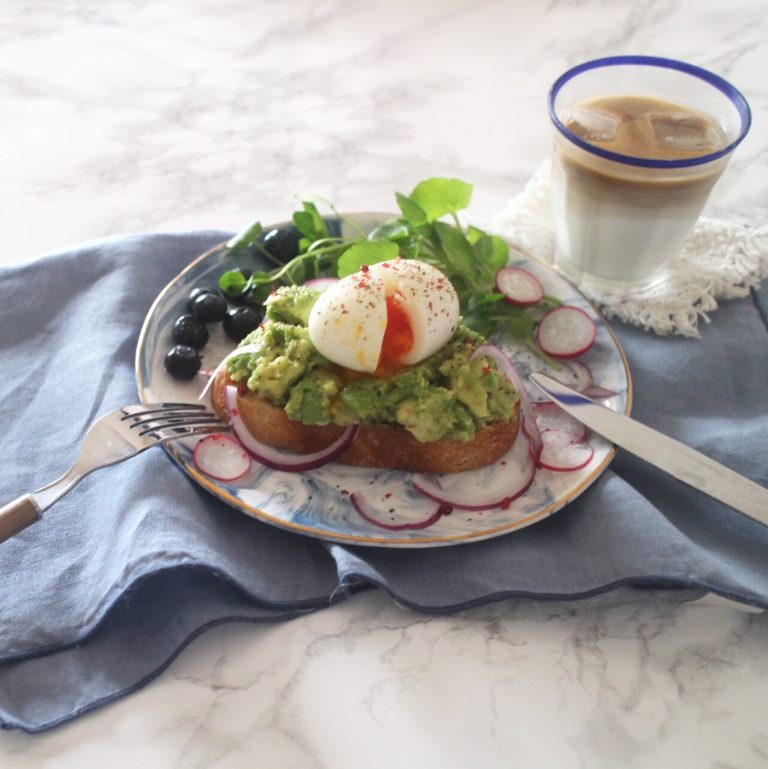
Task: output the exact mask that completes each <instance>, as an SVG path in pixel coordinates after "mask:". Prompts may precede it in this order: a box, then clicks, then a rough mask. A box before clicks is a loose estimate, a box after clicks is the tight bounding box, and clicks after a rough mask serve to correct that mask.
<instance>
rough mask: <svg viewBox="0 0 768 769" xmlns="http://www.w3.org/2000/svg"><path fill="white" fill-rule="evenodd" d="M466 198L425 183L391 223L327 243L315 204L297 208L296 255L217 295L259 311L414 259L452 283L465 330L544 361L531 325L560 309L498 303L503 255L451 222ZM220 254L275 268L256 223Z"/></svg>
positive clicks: (451, 185) (547, 301)
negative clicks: (249, 256)
mask: <svg viewBox="0 0 768 769" xmlns="http://www.w3.org/2000/svg"><path fill="white" fill-rule="evenodd" d="M472 190H473V188H472V185H470V184H467V183H466V182H463V181H461V180H459V179H445V178H432V179H427V180H425V181H422V182H420V183H419V184H417V185H416V187H414V189H413V191H412V192H411V194H410V195H404V194H402V193H396V195H395V200H396V202H397V206H398V208H399V209H400V216H399V217H395V218H393V219H391V220H389V221H387V222H384V223H383V224H381V225H380V226H378V227H376V228H375V229H374V230H372V231H371V232H369V233H367V234H365V233H362V232H360V233H359V234H358V235H357V236H356V237H351V238H341V237H333V236H331V234H330V232H329V230H328V227H327V224H326V222H325V219H324V218H323V217H322V215H321V214H320V212H319V210H318V208H317V205H316V204H315V202H314V201H312V200H304V201H303V202H302V208H301V209H300V210H298V211H296V212H294V214H293V225H294V227H295V229H296V232H297V233H298V243H297V249H296V250H297V252H298V253H296V254H295V255H292V257H291V258H289V259H288V260H287V261H285V263H280V264H279V265H276V266H275V268H274V269H272V270H270V271H257V272H253V273H252V274H251V275H250V276H248V277H246V276H245V275H243V273H242V272H240V271H237V270H234V271H230V272H227V273H224V275H222V277H221V279H220V284H219V285H220V288H221V289H222V290H223V291H224V292H225V293H227V294H228V295H230V296H232V295H234V294H238V295H241V296H246V297H249V298H250V301H252V302H254V303H259V304H260V303H261V302H262V301H263V300H264V298H265V297H266V295H267V294H268V293H269V292H270V291H271V290H272V289H273V288H274V287H275V286H276V285H281V284H295V283H303V282H305V281H306V280H309V279H310V278H315V277H321V276H333V277H339V278H343V277H345V276H347V275H351V274H352V273H354V272H357V271H358V270H359V269H360V268H361V267H362V266H363V265H371V264H376V263H378V262H383V261H387V260H390V259H394V258H396V257H397V256H403V257H405V258H411V259H420V260H422V261H424V262H428V263H429V264H431V265H433V266H434V267H437V268H438V269H439V270H440V271H441V272H443V273H444V274H445V275H446V277H447V278H448V279H449V280H450V281H451V282H452V283H453V285H454V287H455V288H456V292H457V293H458V295H459V301H460V304H461V312H462V316H463V321H464V323H465V324H466V325H468V326H469V327H470V328H472V329H474V330H475V331H478V332H479V333H481V334H483V336H486V337H489V336H491V335H493V334H494V333H496V332H497V331H500V330H504V331H505V332H506V333H508V334H510V335H512V336H513V337H514V338H516V339H518V340H520V341H521V342H522V343H524V344H526V345H527V346H528V347H530V348H531V349H532V350H534V351H535V352H537V354H539V355H542V356H544V354H543V353H542V351H541V350H540V348H539V347H538V345H537V344H536V341H535V336H534V329H535V325H536V321H537V320H538V319H539V318H540V317H541V316H542V315H544V313H545V312H546V311H547V310H549V309H551V308H552V307H554V306H556V305H557V304H560V301H559V300H558V299H557V298H555V297H550V296H547V297H544V298H543V299H542V300H541V301H540V302H539V303H538V304H536V305H533V306H530V307H519V306H515V305H512V304H509V303H508V302H505V301H503V300H504V295H503V294H501V293H499V292H498V291H497V289H496V273H497V272H498V270H499V269H501V268H502V267H504V266H505V265H506V264H507V260H508V258H509V247H508V246H507V244H506V243H505V241H504V240H503V239H502V238H501V237H499V236H498V235H493V234H489V233H487V232H485V231H484V230H482V229H480V228H478V227H475V226H472V225H464V224H462V222H461V220H460V218H459V214H460V213H461V212H462V211H464V210H465V209H466V208H468V207H469V204H470V202H471V198H472ZM330 208H331V209H332V210H333V212H334V213H335V214H336V215H337V216H338V213H337V212H336V211H335V209H333V207H332V206H330ZM342 218H343V217H342ZM227 248H228V249H229V251H230V252H232V253H233V254H237V253H238V252H245V251H247V250H255V251H257V252H259V253H261V254H262V255H264V256H265V257H266V258H267V259H269V260H270V262H272V263H273V264H275V262H276V261H277V262H279V261H280V260H279V259H276V258H275V254H273V253H272V252H271V251H270V249H268V248H266V247H265V245H264V229H263V227H262V226H261V225H260V224H259V223H258V222H256V223H254V224H251V225H249V227H247V228H246V229H245V230H243V232H242V233H240V234H239V235H237V236H235V237H234V238H233V239H232V240H231V241H229V243H228V244H227ZM544 357H546V356H544Z"/></svg>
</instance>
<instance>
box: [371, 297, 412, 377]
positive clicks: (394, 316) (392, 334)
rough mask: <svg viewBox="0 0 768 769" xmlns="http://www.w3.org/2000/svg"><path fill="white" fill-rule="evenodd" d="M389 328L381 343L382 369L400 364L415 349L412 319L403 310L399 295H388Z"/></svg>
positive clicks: (380, 363) (380, 361)
mask: <svg viewBox="0 0 768 769" xmlns="http://www.w3.org/2000/svg"><path fill="white" fill-rule="evenodd" d="M386 302H387V327H386V329H385V330H384V338H383V339H382V342H381V357H380V358H379V367H380V368H390V367H392V366H397V365H398V364H400V362H401V361H402V359H403V358H404V357H405V356H406V355H407V354H408V353H409V352H410V351H411V349H412V348H413V327H412V326H411V318H410V316H409V315H408V313H407V312H406V311H405V310H404V309H403V306H402V304H401V303H400V299H399V297H398V295H397V294H387V296H386Z"/></svg>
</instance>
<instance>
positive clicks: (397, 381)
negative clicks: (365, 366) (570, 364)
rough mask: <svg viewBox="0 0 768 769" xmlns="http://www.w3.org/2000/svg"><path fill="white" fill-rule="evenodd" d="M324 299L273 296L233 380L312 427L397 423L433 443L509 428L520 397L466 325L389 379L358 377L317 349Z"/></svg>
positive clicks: (302, 294) (302, 290)
mask: <svg viewBox="0 0 768 769" xmlns="http://www.w3.org/2000/svg"><path fill="white" fill-rule="evenodd" d="M318 296H319V292H318V291H316V290H315V289H312V288H308V287H306V286H285V287H282V288H279V289H278V290H277V291H276V292H275V293H274V294H272V296H270V297H269V299H268V300H267V302H266V303H265V304H266V316H265V319H264V323H263V324H262V325H261V326H260V327H259V328H258V329H256V330H255V331H253V332H252V333H251V334H249V335H248V336H247V337H246V338H245V339H244V340H243V341H242V342H241V345H246V344H247V345H255V346H256V348H257V350H256V351H255V352H248V353H244V354H243V355H236V356H233V357H232V358H231V359H230V360H229V362H228V363H227V369H228V371H229V374H230V376H231V377H232V379H233V380H235V381H236V382H245V384H246V386H247V388H248V389H249V390H250V391H252V392H255V393H258V394H259V395H261V396H262V397H264V398H267V399H268V400H270V401H271V402H272V403H275V404H277V405H280V406H283V407H284V408H285V411H286V413H287V414H288V416H289V417H290V418H291V419H296V420H299V421H301V422H303V423H305V424H315V425H325V424H331V423H335V424H352V423H362V424H398V425H401V426H402V427H404V428H405V429H406V430H409V431H410V432H411V433H412V434H413V435H414V436H415V437H416V438H417V439H418V440H419V441H421V442H423V443H426V442H430V441H436V440H439V439H440V438H444V437H451V438H455V439H457V440H461V441H470V440H472V439H473V438H474V437H475V430H476V429H477V428H478V427H480V426H482V425H484V424H488V423H490V422H507V421H509V420H510V419H511V418H512V416H513V415H514V411H515V404H516V403H517V400H518V396H517V392H516V391H515V388H514V387H513V386H512V384H511V383H510V382H509V380H508V379H507V378H506V377H505V376H503V375H502V374H500V373H499V371H498V370H497V367H496V364H495V362H494V361H492V360H490V359H487V358H483V357H477V358H475V359H473V360H471V361H470V360H469V358H470V356H471V354H472V351H473V350H475V349H476V348H477V347H479V346H480V345H481V344H483V343H484V342H485V340H484V339H483V338H482V337H481V336H480V335H479V334H476V333H474V332H473V331H470V330H469V329H468V328H466V327H465V326H462V325H460V326H459V327H458V328H457V330H456V332H455V334H454V335H453V337H452V339H451V340H450V342H448V344H446V345H445V346H444V347H443V348H442V349H440V350H439V351H438V352H436V353H435V354H434V355H432V356H430V357H429V358H427V359H426V360H424V361H422V362H421V363H418V364H416V365H415V366H409V367H406V368H403V369H400V370H398V371H395V372H392V373H389V374H388V375H387V376H375V375H366V374H359V373H356V372H351V371H348V370H346V369H342V368H340V367H338V366H336V365H335V364H333V363H331V362H329V361H328V360H327V359H326V358H324V357H323V356H322V355H320V353H318V352H317V350H316V349H315V348H314V346H313V345H312V342H311V341H310V338H309V332H308V331H307V327H306V324H307V318H308V317H309V312H310V310H311V309H312V305H313V303H314V301H315V300H316V299H317V297H318Z"/></svg>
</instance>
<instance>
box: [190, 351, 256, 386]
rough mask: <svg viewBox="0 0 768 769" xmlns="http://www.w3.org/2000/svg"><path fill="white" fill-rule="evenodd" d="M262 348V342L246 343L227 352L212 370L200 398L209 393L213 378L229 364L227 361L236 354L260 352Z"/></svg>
mask: <svg viewBox="0 0 768 769" xmlns="http://www.w3.org/2000/svg"><path fill="white" fill-rule="evenodd" d="M259 350H261V345H260V344H245V345H243V346H242V347H235V349H234V350H232V352H230V353H227V355H226V356H225V357H224V359H223V360H222V361H221V363H219V365H218V366H216V368H215V369H214V370H213V371H212V372H211V374H210V376H209V377H208V381H207V382H206V383H205V387H203V390H202V392H201V393H200V395H198V396H197V399H198V400H202V399H203V398H205V396H206V394H207V393H208V390H209V389H210V388H211V385H212V384H213V380H214V379H216V376H217V375H218V373H219V372H220V371H221V370H222V369H223V368H224V366H226V365H227V362H228V361H230V360H231V359H232V358H234V357H235V356H236V355H248V354H249V353H253V352H258V351H259Z"/></svg>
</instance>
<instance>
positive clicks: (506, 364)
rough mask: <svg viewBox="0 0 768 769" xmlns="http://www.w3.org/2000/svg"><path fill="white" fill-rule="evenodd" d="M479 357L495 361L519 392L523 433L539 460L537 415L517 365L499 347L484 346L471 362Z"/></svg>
mask: <svg viewBox="0 0 768 769" xmlns="http://www.w3.org/2000/svg"><path fill="white" fill-rule="evenodd" d="M478 355H485V356H486V357H487V358H492V359H493V360H495V361H496V363H498V365H499V368H500V369H501V370H502V372H503V373H504V375H505V376H506V377H507V379H509V381H510V382H512V384H513V385H514V387H515V390H517V394H518V395H519V396H520V410H521V412H522V427H523V432H524V433H525V434H526V435H527V436H528V438H529V441H530V443H529V445H530V451H531V455H532V456H533V458H534V460H538V456H539V454H540V453H541V435H540V434H539V428H538V427H537V425H536V415H535V414H534V413H533V408H532V406H531V400H530V398H529V397H528V391H527V390H526V389H525V383H524V382H523V379H522V377H521V376H520V374H519V373H518V372H517V369H516V368H515V364H514V363H512V361H511V360H510V359H509V357H508V356H507V355H506V354H505V353H504V352H502V351H501V350H500V349H499V348H498V347H494V346H493V345H492V344H484V345H482V346H480V347H478V348H477V349H476V350H475V351H474V352H473V353H472V355H471V356H470V360H472V358H476V357H477V356H478Z"/></svg>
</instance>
